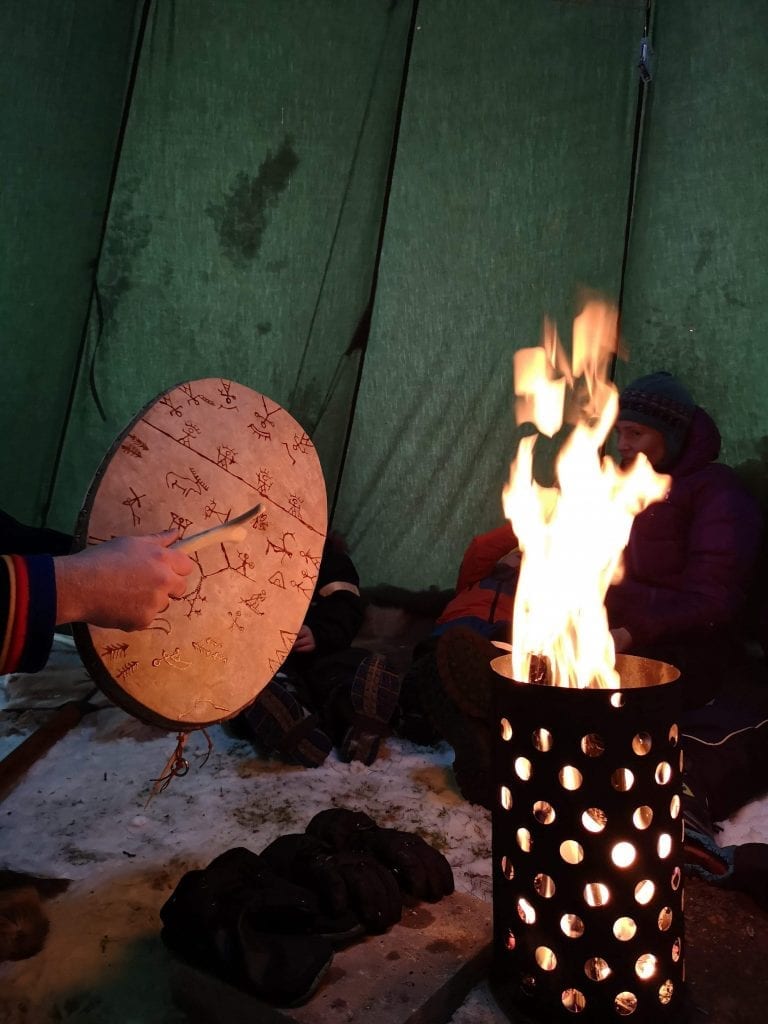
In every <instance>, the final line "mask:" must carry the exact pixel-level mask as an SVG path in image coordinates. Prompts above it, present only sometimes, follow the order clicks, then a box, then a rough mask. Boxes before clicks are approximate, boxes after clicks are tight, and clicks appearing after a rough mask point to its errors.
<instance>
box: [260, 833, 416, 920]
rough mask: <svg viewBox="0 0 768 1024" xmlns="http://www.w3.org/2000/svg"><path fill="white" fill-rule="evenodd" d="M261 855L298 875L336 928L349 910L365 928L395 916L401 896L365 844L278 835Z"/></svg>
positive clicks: (294, 876)
mask: <svg viewBox="0 0 768 1024" xmlns="http://www.w3.org/2000/svg"><path fill="white" fill-rule="evenodd" d="M261 858H262V860H263V861H264V862H265V863H266V864H267V865H268V866H270V867H271V868H272V869H273V870H274V871H275V872H277V873H279V874H281V875H282V876H283V877H284V878H286V879H289V880H291V881H293V882H296V881H299V880H300V881H301V883H302V885H304V886H306V887H307V888H308V889H310V890H311V891H312V892H313V893H314V894H315V895H316V897H317V900H318V903H319V905H320V907H321V908H322V909H323V910H324V911H325V912H326V913H327V914H329V915H331V916H332V918H333V919H335V921H336V922H337V923H336V925H335V927H330V928H327V929H326V930H327V931H330V932H332V931H336V932H338V931H341V930H342V927H343V926H342V922H344V921H345V919H347V917H348V915H349V914H350V912H351V913H352V914H353V915H354V918H355V919H356V920H358V921H360V922H361V923H362V924H363V925H364V926H365V929H366V931H368V932H374V933H378V932H384V931H386V930H387V929H388V928H390V927H391V926H392V925H393V924H396V923H397V922H398V921H399V920H400V916H401V914H402V899H401V896H400V889H399V888H398V885H397V882H396V881H395V879H394V877H393V876H392V873H391V872H389V871H388V870H387V869H386V867H385V866H384V865H383V864H382V863H381V862H380V861H379V860H378V859H377V858H376V857H374V856H373V855H372V854H370V853H368V852H366V851H365V850H353V849H334V848H333V847H332V846H331V845H330V844H328V843H326V842H324V841H323V840H322V839H319V838H318V837H317V836H313V835H303V834H293V835H285V836H279V837H278V838H277V839H276V840H275V841H274V842H273V843H270V845H269V846H268V847H267V848H266V849H265V850H264V851H263V852H262V854H261Z"/></svg>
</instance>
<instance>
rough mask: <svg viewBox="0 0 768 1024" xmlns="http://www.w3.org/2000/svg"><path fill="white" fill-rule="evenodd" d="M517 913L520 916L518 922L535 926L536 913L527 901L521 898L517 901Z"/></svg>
mask: <svg viewBox="0 0 768 1024" xmlns="http://www.w3.org/2000/svg"><path fill="white" fill-rule="evenodd" d="M517 912H518V914H519V915H520V920H521V921H522V922H523V923H524V924H535V923H536V911H535V910H534V909H533V907H532V906H531V904H530V903H529V902H528V900H526V899H524V898H523V897H522V896H521V897H520V899H519V900H518V901H517Z"/></svg>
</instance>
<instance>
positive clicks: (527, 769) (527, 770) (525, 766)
mask: <svg viewBox="0 0 768 1024" xmlns="http://www.w3.org/2000/svg"><path fill="white" fill-rule="evenodd" d="M515 772H516V773H517V777H518V778H519V779H522V780H523V782H527V781H528V779H530V777H531V762H530V761H529V760H528V758H527V757H517V758H515Z"/></svg>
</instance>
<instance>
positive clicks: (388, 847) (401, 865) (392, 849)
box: [307, 807, 454, 903]
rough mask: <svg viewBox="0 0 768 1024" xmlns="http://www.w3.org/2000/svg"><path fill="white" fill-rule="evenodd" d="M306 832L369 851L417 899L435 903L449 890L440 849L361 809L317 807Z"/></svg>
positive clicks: (330, 842)
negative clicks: (382, 825)
mask: <svg viewBox="0 0 768 1024" xmlns="http://www.w3.org/2000/svg"><path fill="white" fill-rule="evenodd" d="M307 834H308V835H313V836H316V837H317V838H318V839H321V840H323V841H324V842H326V843H327V844H328V845H329V846H331V847H332V848H333V849H335V850H355V851H361V852H365V853H368V854H371V855H373V856H374V857H375V858H376V859H377V860H378V861H379V862H380V863H381V864H383V865H384V866H385V867H387V868H388V869H389V870H390V871H391V872H392V874H393V876H394V877H395V878H396V879H397V882H398V885H399V886H400V888H401V889H402V890H403V892H407V893H408V894H409V895H411V896H415V897H416V898H417V899H420V900H427V901H428V902H430V903H435V902H437V900H440V899H442V897H443V896H448V895H450V893H452V892H453V888H454V884H453V871H452V870H451V866H450V864H449V863H448V861H447V860H446V858H445V857H444V856H443V854H442V853H440V852H439V851H438V850H436V849H435V848H434V847H432V846H430V845H429V843H427V842H426V841H425V840H424V839H422V838H421V836H419V835H416V834H414V833H411V832H401V831H399V830H398V829H389V828H379V826H378V825H377V824H376V822H375V821H374V820H373V818H370V817H369V816H368V815H367V814H364V813H363V812H362V811H349V810H346V809H345V808H343V807H333V808H330V809H328V810H326V811H320V813H319V814H316V815H315V817H314V818H313V819H312V820H311V821H310V823H309V824H308V825H307Z"/></svg>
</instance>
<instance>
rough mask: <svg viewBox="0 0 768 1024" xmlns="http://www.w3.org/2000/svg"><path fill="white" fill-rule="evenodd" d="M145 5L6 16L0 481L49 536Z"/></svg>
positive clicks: (0, 206) (6, 9)
mask: <svg viewBox="0 0 768 1024" xmlns="http://www.w3.org/2000/svg"><path fill="white" fill-rule="evenodd" d="M136 6H137V5H136V4H134V3H133V2H128V0H35V2H34V4H30V3H29V2H28V0H4V2H3V3H2V4H0V39H2V41H3V44H2V45H3V60H2V63H1V64H0V154H2V163H3V180H2V187H1V188H0V346H2V347H1V349H0V351H2V358H3V402H2V405H0V434H1V435H2V437H3V444H2V446H1V447H0V480H1V481H2V495H3V496H2V507H3V508H4V509H6V510H7V511H8V512H10V513H12V514H14V515H16V516H18V517H20V518H22V519H25V520H26V521H28V522H30V523H36V524H42V517H43V510H44V508H45V503H46V498H47V495H48V491H49V488H50V481H51V475H52V472H53V467H54V465H55V461H56V453H57V451H58V448H59V444H60V441H61V437H62V434H63V432H64V429H65V426H66V420H67V409H68V403H69V396H70V391H71V388H72V380H73V377H74V375H75V373H76V369H77V361H78V353H79V349H80V338H81V335H82V331H83V323H84V320H85V316H86V313H87V310H88V301H89V294H90V286H91V279H92V276H93V265H94V261H95V259H96V257H97V256H98V252H99V243H100V239H101V233H102V222H103V217H104V210H105V205H106V202H107V195H108V192H109V183H110V177H111V174H112V166H113V161H114V158H115V147H116V144H117V138H118V132H119V128H120V119H121V113H122V109H123V102H124V98H125V93H126V87H127V84H128V77H129V71H130V63H131V57H132V53H133V48H134V42H135V36H136V30H137V24H138V22H137V11H136ZM69 520H70V521H69V522H68V523H67V528H69V529H71V528H72V525H73V521H72V519H71V515H70V517H69Z"/></svg>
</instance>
